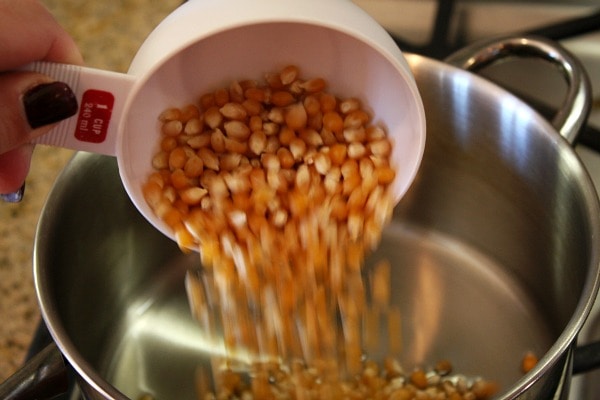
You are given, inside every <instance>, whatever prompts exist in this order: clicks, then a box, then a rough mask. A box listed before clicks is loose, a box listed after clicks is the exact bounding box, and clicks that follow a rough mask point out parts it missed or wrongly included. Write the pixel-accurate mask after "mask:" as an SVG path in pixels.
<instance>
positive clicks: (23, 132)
mask: <svg viewBox="0 0 600 400" xmlns="http://www.w3.org/2000/svg"><path fill="white" fill-rule="evenodd" d="M0 92H1V93H3V96H1V97H0V154H2V153H5V152H7V151H9V150H12V149H14V148H16V147H18V146H21V145H23V144H25V143H29V142H31V140H32V139H34V138H36V137H38V136H40V135H43V134H44V133H47V132H48V131H49V130H50V129H51V128H52V125H53V124H54V123H55V122H58V121H61V120H63V119H65V118H68V117H70V116H72V115H74V114H75V113H76V112H77V99H76V98H75V95H74V94H73V92H72V90H71V89H70V88H69V87H68V86H67V85H66V84H64V83H62V82H56V81H52V80H51V79H50V78H48V77H47V76H45V75H41V74H37V73H33V72H12V73H5V74H1V75H0Z"/></svg>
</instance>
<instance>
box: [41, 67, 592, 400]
mask: <svg viewBox="0 0 600 400" xmlns="http://www.w3.org/2000/svg"><path fill="white" fill-rule="evenodd" d="M409 62H410V63H411V66H412V68H413V72H414V73H415V77H416V79H417V83H418V85H419V89H420V90H421V94H422V96H423V101H424V104H425V110H426V114H427V124H428V125H427V129H428V139H427V145H426V150H425V155H424V159H423V164H422V167H421V169H420V172H419V175H418V177H417V179H416V181H415V183H414V184H413V186H412V187H411V189H410V191H409V193H408V194H407V195H406V197H405V198H404V199H403V200H402V201H401V203H400V204H399V205H398V207H397V208H396V210H395V214H394V219H393V221H392V223H391V224H390V225H389V226H388V227H387V229H386V230H385V232H384V235H383V239H382V243H381V245H380V247H379V248H378V249H377V250H376V251H375V252H374V253H373V254H372V255H371V256H369V258H368V260H367V263H366V269H367V271H368V269H369V268H372V266H373V265H375V264H376V263H377V262H378V261H379V260H382V259H386V260H388V261H390V262H391V264H392V277H391V287H392V302H393V304H396V305H398V306H399V308H400V310H401V316H402V332H401V335H402V344H403V346H402V350H401V352H400V353H399V354H397V356H398V359H399V360H400V361H401V363H402V364H403V366H404V367H405V368H406V369H411V368H413V367H415V366H425V367H427V366H432V365H433V364H434V363H435V362H436V361H438V360H441V359H448V360H450V361H451V362H452V364H453V366H454V368H455V372H458V373H461V374H464V375H466V376H471V377H476V376H482V377H484V378H485V379H490V380H494V381H496V382H498V383H499V384H500V386H501V389H502V391H501V393H504V394H506V393H509V392H511V390H512V389H514V386H515V385H517V382H524V378H523V374H522V372H521V371H520V363H521V359H522V357H523V355H524V354H525V353H526V352H528V351H533V352H534V353H536V354H537V355H539V356H543V355H544V354H547V356H546V358H547V360H546V362H547V363H548V364H551V363H552V362H555V361H556V358H557V357H559V356H560V354H551V353H552V352H556V351H557V349H556V346H557V345H556V342H557V341H559V339H561V340H560V341H561V342H562V341H564V339H565V338H566V339H567V340H566V342H567V343H563V344H561V346H563V347H561V348H559V349H558V350H559V352H560V351H564V350H565V348H564V345H568V344H569V343H568V342H569V340H573V339H574V337H575V334H576V333H577V330H578V329H579V327H580V324H581V323H583V318H584V317H585V315H584V314H585V313H586V312H587V308H585V306H582V304H583V303H586V302H587V300H588V298H591V297H592V296H593V295H594V293H593V290H592V287H594V288H595V286H594V285H592V284H591V283H590V281H594V280H595V276H596V275H597V271H596V269H597V254H596V253H597V250H596V248H595V245H594V244H593V243H592V241H591V238H592V237H593V236H594V235H595V234H597V233H598V232H597V231H598V228H597V226H596V225H597V205H596V197H595V192H594V191H593V187H592V185H591V183H590V181H589V179H588V177H587V175H586V174H585V172H584V170H583V167H582V166H581V164H580V163H579V162H578V160H577V158H576V156H575V155H574V152H573V151H572V149H571V148H570V147H569V146H568V145H567V144H566V143H565V142H563V141H562V140H561V139H560V138H558V137H556V134H555V132H554V131H553V129H552V128H551V127H550V125H549V124H547V123H546V122H545V121H544V120H543V119H541V117H539V116H538V115H537V114H535V113H534V112H533V111H532V110H531V109H530V108H529V107H527V106H525V105H524V104H523V103H521V102H519V101H518V100H517V99H516V98H514V97H512V96H510V95H509V94H507V93H506V92H503V91H502V90H501V89H499V88H496V87H495V86H493V85H491V84H488V83H487V82H485V81H483V80H482V79H479V78H477V77H475V76H472V75H471V74H469V73H466V72H463V71H459V70H456V69H454V68H451V67H448V66H445V65H443V64H441V63H437V62H434V61H431V60H427V59H424V58H420V57H416V56H415V57H409ZM197 265H199V258H198V256H197V255H196V254H191V255H189V254H188V255H184V254H182V253H181V252H180V251H179V250H178V248H177V246H176V245H175V244H174V243H173V242H171V241H170V240H169V239H167V238H166V237H164V236H162V235H161V234H160V233H159V232H157V231H156V230H155V229H154V228H152V227H151V226H150V225H149V224H148V223H147V222H146V221H145V220H144V219H143V218H142V217H141V216H140V215H139V214H138V213H137V211H136V210H135V208H134V207H133V206H132V205H131V203H130V201H129V199H128V198H127V196H126V194H125V192H124V190H123V188H122V186H121V183H120V180H119V175H118V171H117V166H116V162H115V160H114V159H112V158H107V157H103V156H97V155H92V154H87V153H79V154H77V155H76V157H75V158H74V159H73V161H72V162H71V163H70V165H69V167H68V168H67V169H66V170H65V172H64V173H63V175H62V176H61V178H60V180H59V182H58V183H57V185H56V187H55V189H54V190H53V192H52V194H51V196H50V199H49V201H48V204H47V206H46V209H45V211H44V215H43V217H42V219H41V221H40V227H39V230H38V235H37V240H36V255H35V272H36V286H37V289H38V295H39V297H40V303H41V306H42V312H43V314H44V317H45V319H46V322H47V324H48V325H49V328H50V330H51V332H52V333H53V336H54V337H55V339H56V340H57V342H58V343H59V345H60V346H61V348H62V349H63V351H64V352H65V354H66V356H67V358H69V360H70V361H71V363H72V364H73V365H74V366H75V368H76V369H77V370H78V372H79V373H80V374H81V375H82V376H83V378H84V380H87V381H88V382H94V386H96V388H95V390H99V391H105V393H104V395H105V396H112V397H114V398H121V399H122V398H126V397H128V398H131V399H136V398H138V397H139V396H140V395H142V394H144V393H150V394H152V395H153V396H154V397H155V399H157V400H168V399H175V398H176V399H189V400H192V399H196V398H197V395H196V393H195V387H194V376H195V371H196V368H197V367H198V366H200V365H203V364H205V365H207V363H208V362H209V356H210V354H212V353H214V352H215V350H216V349H218V348H219V345H220V343H218V340H217V341H216V342H215V341H214V340H212V341H211V340H208V339H207V338H206V336H205V335H203V332H201V330H200V329H199V328H198V326H197V325H196V323H195V322H194V321H193V320H192V318H191V315H190V312H189V308H188V304H187V299H186V295H185V289H184V275H185V271H186V270H187V269H188V268H190V267H193V266H197ZM381 343H382V346H381V348H380V349H379V351H376V352H375V353H374V354H372V356H373V357H374V358H381V357H383V356H384V355H386V354H387V351H386V349H385V345H384V344H383V343H386V337H385V334H383V333H382V334H381ZM553 346H554V347H553ZM553 349H554V350H553ZM540 368H541V367H540ZM114 388H116V389H118V391H116V390H115V389H114ZM513 391H514V390H513ZM121 393H122V394H121ZM125 396H126V397H125ZM500 397H502V395H501V396H500ZM542 397H543V396H542ZM542 397H540V398H542Z"/></svg>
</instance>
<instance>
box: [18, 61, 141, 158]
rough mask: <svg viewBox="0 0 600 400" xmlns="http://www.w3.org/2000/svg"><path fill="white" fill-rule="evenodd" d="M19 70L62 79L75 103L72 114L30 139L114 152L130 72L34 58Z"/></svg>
mask: <svg viewBox="0 0 600 400" xmlns="http://www.w3.org/2000/svg"><path fill="white" fill-rule="evenodd" d="M23 70H26V71H35V72H40V73H43V74H45V75H48V76H50V77H52V78H54V79H56V80H58V81H61V82H64V83H66V84H67V85H69V87H70V88H71V90H72V91H73V92H74V93H75V96H76V97H77V102H78V105H79V110H78V111H77V114H76V115H74V116H72V117H71V118H67V119H66V120H63V121H61V122H59V123H58V124H57V125H56V126H55V127H54V128H53V129H52V130H51V131H50V132H49V133H48V134H46V135H43V136H40V137H38V138H37V139H35V140H34V143H36V144H46V145H51V146H57V147H64V148H67V149H73V150H82V151H89V152H93V153H99V154H105V155H111V156H114V155H116V143H117V136H118V135H117V132H118V129H119V123H120V121H121V117H122V113H123V109H124V105H125V101H126V99H127V96H128V95H129V92H130V91H131V87H132V86H133V83H134V82H135V77H134V76H132V75H127V74H122V73H118V72H110V71H104V70H100V69H95V68H88V67H81V66H77V65H69V64H58V63H50V62H35V63H32V64H29V65H27V66H26V67H24V68H23Z"/></svg>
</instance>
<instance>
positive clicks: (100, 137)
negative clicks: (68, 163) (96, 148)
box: [75, 89, 115, 143]
mask: <svg viewBox="0 0 600 400" xmlns="http://www.w3.org/2000/svg"><path fill="white" fill-rule="evenodd" d="M114 104H115V97H114V96H113V94H112V93H110V92H105V91H103V90H95V89H90V90H86V91H85V93H83V97H82V99H81V105H80V108H79V116H78V117H77V127H76V128H75V137H76V138H77V139H79V140H81V141H82V142H90V143H102V142H104V140H105V139H106V132H107V131H108V124H109V123H110V117H111V115H112V109H113V105H114Z"/></svg>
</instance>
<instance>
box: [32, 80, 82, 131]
mask: <svg viewBox="0 0 600 400" xmlns="http://www.w3.org/2000/svg"><path fill="white" fill-rule="evenodd" d="M23 105H24V107H25V114H26V115H27V122H29V125H30V126H31V127H32V128H38V127H40V126H44V125H48V124H51V123H54V122H58V121H62V120H63V119H66V118H68V117H70V116H72V115H75V113H76V112H77V98H76V97H75V94H74V93H73V91H72V90H71V88H70V87H69V86H68V85H67V84H66V83H63V82H52V83H43V84H41V85H37V86H35V87H33V88H31V89H29V90H28V91H27V92H26V93H25V95H24V96H23Z"/></svg>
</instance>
